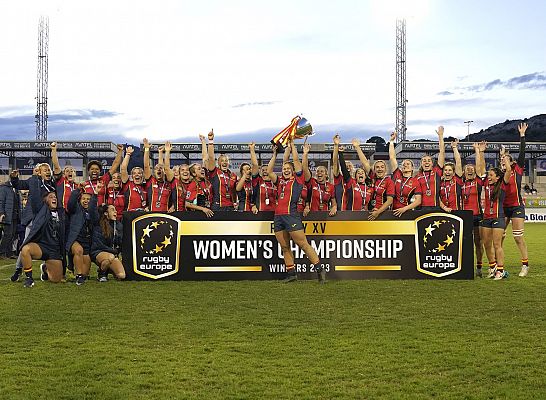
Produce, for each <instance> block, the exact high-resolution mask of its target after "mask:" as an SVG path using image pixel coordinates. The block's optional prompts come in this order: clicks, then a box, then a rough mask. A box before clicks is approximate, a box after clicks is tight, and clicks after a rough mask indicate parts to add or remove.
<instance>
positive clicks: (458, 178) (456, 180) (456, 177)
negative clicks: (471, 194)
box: [454, 175, 463, 186]
mask: <svg viewBox="0 0 546 400" xmlns="http://www.w3.org/2000/svg"><path fill="white" fill-rule="evenodd" d="M454 178H455V183H457V185H461V186H462V184H463V178H461V177H460V176H457V175H455V176H454Z"/></svg>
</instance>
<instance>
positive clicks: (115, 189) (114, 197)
mask: <svg viewBox="0 0 546 400" xmlns="http://www.w3.org/2000/svg"><path fill="white" fill-rule="evenodd" d="M105 200H106V204H107V205H111V206H114V207H115V208H116V218H117V220H118V221H121V218H122V216H123V210H124V209H125V195H124V194H123V190H122V184H121V173H120V172H114V173H113V174H112V180H111V181H110V183H109V184H108V188H107V189H106V198H105Z"/></svg>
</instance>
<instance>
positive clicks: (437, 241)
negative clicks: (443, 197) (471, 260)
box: [415, 213, 463, 278]
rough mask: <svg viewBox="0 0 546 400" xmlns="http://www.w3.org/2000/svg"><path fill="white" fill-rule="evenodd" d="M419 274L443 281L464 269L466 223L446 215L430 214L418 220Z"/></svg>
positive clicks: (416, 242) (416, 239)
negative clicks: (463, 255) (464, 231)
mask: <svg viewBox="0 0 546 400" xmlns="http://www.w3.org/2000/svg"><path fill="white" fill-rule="evenodd" d="M415 224H416V234H415V248H416V250H417V252H416V257H417V270H418V271H419V272H422V273H423V274H427V275H431V276H434V277H436V278H441V277H444V276H447V275H451V274H455V273H457V272H459V271H460V270H461V267H462V248H463V247H462V246H463V220H462V219H461V218H460V217H458V216H456V215H450V214H444V213H432V214H426V215H423V216H422V217H419V218H417V219H416V220H415Z"/></svg>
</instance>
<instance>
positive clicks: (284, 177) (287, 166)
mask: <svg viewBox="0 0 546 400" xmlns="http://www.w3.org/2000/svg"><path fill="white" fill-rule="evenodd" d="M289 146H290V149H291V152H292V157H293V162H284V163H283V166H282V174H281V176H280V177H278V176H277V174H275V172H273V167H274V166H275V160H276V159H277V148H276V147H274V148H273V156H272V157H271V160H270V161H269V164H268V165H267V173H268V175H269V178H270V179H271V182H273V183H274V184H275V185H276V186H277V206H276V208H275V220H274V225H275V228H274V229H275V237H276V238H277V240H278V242H279V244H280V246H281V249H282V253H283V257H284V263H285V265H286V272H287V274H288V275H287V277H286V278H285V279H284V282H292V281H295V280H296V279H297V275H296V268H295V265H294V264H295V263H294V254H293V253H292V249H291V248H290V239H292V240H293V241H294V242H295V243H296V244H297V245H298V246H299V247H300V248H301V249H302V250H303V251H304V252H305V255H306V256H307V258H309V261H311V263H312V264H314V266H315V268H316V271H317V274H318V278H319V282H321V283H323V282H325V278H326V270H325V269H324V268H323V267H322V266H320V265H319V261H320V260H319V257H318V255H317V252H316V251H315V249H313V247H311V245H310V244H309V243H308V242H307V237H306V236H305V232H304V230H303V223H302V221H301V218H302V216H301V214H300V213H299V212H298V209H297V203H298V198H299V196H300V194H301V191H302V189H303V187H304V186H305V178H304V173H303V170H302V168H303V167H302V165H301V163H300V161H299V160H298V152H297V150H296V146H295V145H294V142H293V141H290V142H289Z"/></svg>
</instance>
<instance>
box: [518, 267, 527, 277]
mask: <svg viewBox="0 0 546 400" xmlns="http://www.w3.org/2000/svg"><path fill="white" fill-rule="evenodd" d="M528 273H529V266H528V265H522V266H521V271H520V273H519V276H521V277H522V278H525V277H526V276H527V274H528Z"/></svg>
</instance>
